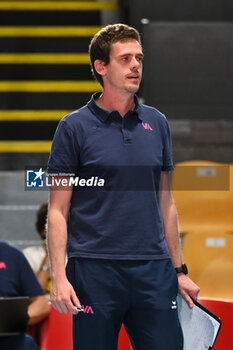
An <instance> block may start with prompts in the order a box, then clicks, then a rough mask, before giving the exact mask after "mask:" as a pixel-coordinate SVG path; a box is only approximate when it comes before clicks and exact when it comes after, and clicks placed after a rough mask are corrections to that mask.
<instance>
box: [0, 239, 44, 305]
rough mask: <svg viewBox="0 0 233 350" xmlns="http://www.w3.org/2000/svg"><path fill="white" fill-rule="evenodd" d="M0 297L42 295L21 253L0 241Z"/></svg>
mask: <svg viewBox="0 0 233 350" xmlns="http://www.w3.org/2000/svg"><path fill="white" fill-rule="evenodd" d="M0 281H1V282H0V297H15V296H28V297H30V298H32V297H35V296H37V295H43V294H44V291H43V289H42V288H41V286H40V284H39V282H38V280H37V277H36V276H35V274H34V272H33V271H32V269H31V267H30V265H29V263H28V261H27V259H26V258H25V256H24V255H23V253H22V252H21V251H20V250H19V249H18V248H16V247H15V246H13V245H11V244H9V243H7V242H3V241H0Z"/></svg>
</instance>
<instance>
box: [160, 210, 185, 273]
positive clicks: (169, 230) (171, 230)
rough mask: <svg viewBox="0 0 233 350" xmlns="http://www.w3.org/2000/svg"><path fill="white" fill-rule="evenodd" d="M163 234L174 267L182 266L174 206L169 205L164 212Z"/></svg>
mask: <svg viewBox="0 0 233 350" xmlns="http://www.w3.org/2000/svg"><path fill="white" fill-rule="evenodd" d="M164 234H165V239H166V242H167V246H168V250H169V253H170V256H171V259H172V262H173V265H174V267H179V266H181V264H182V254H181V247H180V236H179V230H178V218H177V211H176V207H175V204H171V205H170V206H169V207H168V208H166V210H165V212H164Z"/></svg>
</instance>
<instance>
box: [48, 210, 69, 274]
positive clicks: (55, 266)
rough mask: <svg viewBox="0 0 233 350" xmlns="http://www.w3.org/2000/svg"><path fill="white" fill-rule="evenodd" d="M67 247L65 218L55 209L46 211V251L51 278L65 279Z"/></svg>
mask: <svg viewBox="0 0 233 350" xmlns="http://www.w3.org/2000/svg"><path fill="white" fill-rule="evenodd" d="M66 246H67V224H66V218H65V217H64V216H63V214H62V213H61V212H60V211H59V210H57V209H53V208H51V209H49V211H48V251H49V258H50V265H51V276H52V278H56V276H59V278H62V277H65V260H66Z"/></svg>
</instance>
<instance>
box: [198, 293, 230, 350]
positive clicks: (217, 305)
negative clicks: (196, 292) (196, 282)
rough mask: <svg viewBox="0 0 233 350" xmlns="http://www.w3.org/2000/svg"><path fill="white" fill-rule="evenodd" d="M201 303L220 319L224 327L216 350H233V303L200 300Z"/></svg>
mask: <svg viewBox="0 0 233 350" xmlns="http://www.w3.org/2000/svg"><path fill="white" fill-rule="evenodd" d="M198 301H199V303H200V304H202V305H203V306H205V307H206V308H207V309H209V310H210V311H212V312H213V313H214V314H216V315H217V316H219V317H220V319H221V321H222V327H221V329H220V333H219V335H218V337H217V340H216V343H215V345H214V350H232V349H233V336H232V333H233V302H231V301H228V300H223V299H208V298H199V299H198Z"/></svg>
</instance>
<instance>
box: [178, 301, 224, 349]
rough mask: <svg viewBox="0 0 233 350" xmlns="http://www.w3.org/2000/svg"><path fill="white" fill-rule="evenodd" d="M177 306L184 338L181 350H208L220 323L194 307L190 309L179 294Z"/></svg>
mask: <svg viewBox="0 0 233 350" xmlns="http://www.w3.org/2000/svg"><path fill="white" fill-rule="evenodd" d="M177 305H178V315H179V320H180V324H181V328H182V331H183V336H184V347H183V350H209V349H210V348H211V347H212V346H213V344H214V341H215V338H216V336H217V333H218V329H219V327H220V323H219V322H218V321H217V320H216V319H215V318H214V317H212V316H211V315H209V314H208V313H206V312H205V311H204V310H202V309H201V308H199V307H198V306H196V305H194V307H193V309H190V308H189V306H188V304H187V303H186V301H185V300H184V298H183V297H182V296H181V295H180V294H179V295H178V297H177Z"/></svg>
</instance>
